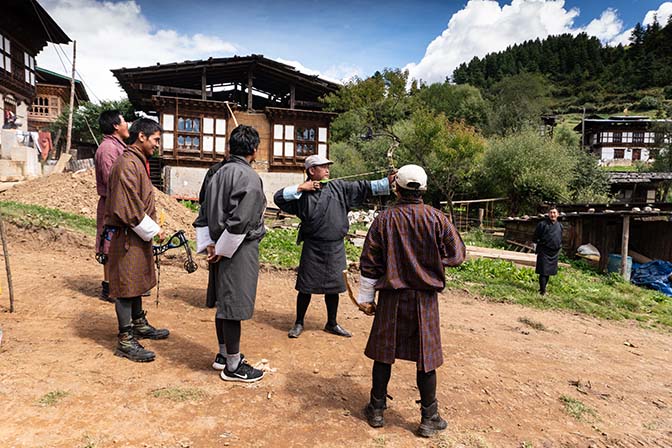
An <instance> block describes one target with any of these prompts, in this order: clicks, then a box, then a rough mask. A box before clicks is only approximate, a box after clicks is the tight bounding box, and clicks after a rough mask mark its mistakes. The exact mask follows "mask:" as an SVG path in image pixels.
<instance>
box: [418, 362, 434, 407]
mask: <svg viewBox="0 0 672 448" xmlns="http://www.w3.org/2000/svg"><path fill="white" fill-rule="evenodd" d="M415 379H416V383H417V385H418V390H419V391H420V402H421V403H422V406H424V407H427V406H429V405H430V404H432V403H434V401H436V370H432V371H431V372H423V371H421V370H418V373H417V374H416V377H415Z"/></svg>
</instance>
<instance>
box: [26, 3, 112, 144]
mask: <svg viewBox="0 0 672 448" xmlns="http://www.w3.org/2000/svg"><path fill="white" fill-rule="evenodd" d="M30 4H31V5H33V9H34V10H35V14H36V15H37V18H38V19H40V23H41V24H42V28H44V31H45V32H46V33H47V37H49V40H50V41H53V40H54V39H53V38H52V37H51V33H50V32H49V29H48V28H47V26H46V25H45V24H44V20H42V16H41V15H40V12H39V10H38V9H37V6H36V5H35V0H30ZM56 45H57V46H58V48H60V49H61V51H62V52H63V55H64V56H65V58H66V59H68V62H70V59H69V58H68V56H67V55H66V54H65V51H63V48H62V47H61V44H59V43H57V44H56ZM56 56H58V59H59V60H60V61H61V65H63V69H64V70H65V71H66V73H67V71H68V68H67V66H66V65H65V62H63V59H62V58H61V55H60V54H58V49H56ZM71 65H72V64H71ZM73 69H74V71H75V73H77V74H78V75H79V77H80V78H81V79H82V83H84V78H83V77H82V75H81V74H79V72H78V71H77V68H76V67H74V66H73ZM72 90H73V92H72V93H74V95H75V98H77V103H81V99H80V98H79V97H78V95H77V89H75V88H74V86H73V87H72ZM91 93H92V94H93V96H95V97H96V99H97V100H98V101H99V102H100V98H98V96H97V95H96V94H95V92H94V91H93V90H91ZM82 117H83V118H84V122H85V123H86V127H87V128H89V132H90V133H91V137H93V141H94V142H96V145H98V139H97V138H96V135H95V134H94V133H93V130H92V129H91V125H90V124H89V120H87V119H86V116H85V115H83V114H82Z"/></svg>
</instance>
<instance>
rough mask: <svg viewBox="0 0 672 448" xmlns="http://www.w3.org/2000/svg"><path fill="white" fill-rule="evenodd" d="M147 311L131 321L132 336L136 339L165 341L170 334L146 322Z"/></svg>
mask: <svg viewBox="0 0 672 448" xmlns="http://www.w3.org/2000/svg"><path fill="white" fill-rule="evenodd" d="M146 316H147V311H143V312H142V314H141V315H140V317H138V318H136V319H133V336H135V337H136V338H138V339H143V338H144V339H166V338H167V337H168V335H169V334H170V331H168V330H167V329H165V328H154V327H152V326H151V325H149V322H147V317H146Z"/></svg>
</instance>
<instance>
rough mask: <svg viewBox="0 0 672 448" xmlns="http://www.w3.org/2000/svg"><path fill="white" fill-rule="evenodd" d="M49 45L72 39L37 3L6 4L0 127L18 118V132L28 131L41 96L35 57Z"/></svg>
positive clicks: (0, 14)
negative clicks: (31, 111) (31, 109)
mask: <svg viewBox="0 0 672 448" xmlns="http://www.w3.org/2000/svg"><path fill="white" fill-rule="evenodd" d="M48 42H52V43H57V44H66V43H68V42H70V38H69V37H68V36H67V35H66V34H65V32H64V31H63V30H62V29H61V28H60V27H59V26H58V25H57V24H56V22H54V20H53V19H52V18H51V17H50V16H49V14H47V12H46V11H45V10H44V9H43V8H42V7H41V6H40V5H39V3H37V1H35V0H29V1H26V0H3V1H2V6H0V107H2V112H3V113H2V114H0V127H4V126H5V124H8V122H9V121H11V120H13V119H14V118H16V122H17V123H20V126H18V129H21V130H23V131H27V130H28V108H29V107H30V104H31V103H32V101H33V99H34V98H35V95H36V92H37V90H36V83H37V74H36V66H35V56H36V55H37V53H39V52H40V51H41V50H42V48H44V47H45V46H46V45H47V43H48ZM0 144H1V142H0Z"/></svg>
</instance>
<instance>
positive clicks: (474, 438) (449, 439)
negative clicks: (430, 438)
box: [436, 434, 490, 448]
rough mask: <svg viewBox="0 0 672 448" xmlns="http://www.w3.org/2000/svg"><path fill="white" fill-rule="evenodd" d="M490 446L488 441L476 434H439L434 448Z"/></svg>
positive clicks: (480, 447) (487, 447) (485, 447)
mask: <svg viewBox="0 0 672 448" xmlns="http://www.w3.org/2000/svg"><path fill="white" fill-rule="evenodd" d="M458 447H459V448H490V445H489V444H488V442H486V441H485V440H483V437H481V436H480V435H477V434H458V435H452V436H449V435H446V434H441V435H440V436H439V437H438V441H437V444H436V448H458Z"/></svg>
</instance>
